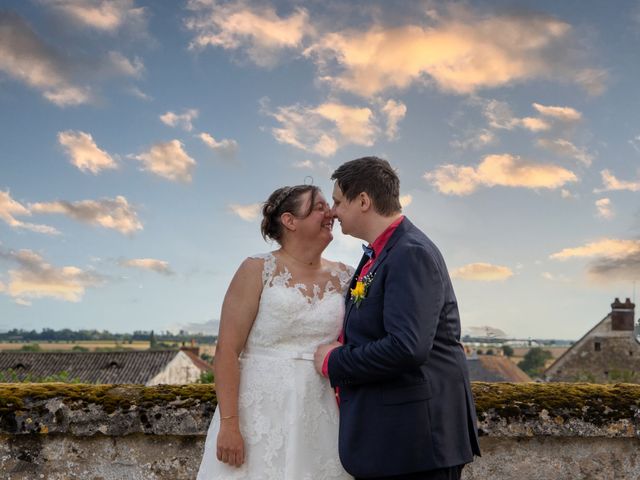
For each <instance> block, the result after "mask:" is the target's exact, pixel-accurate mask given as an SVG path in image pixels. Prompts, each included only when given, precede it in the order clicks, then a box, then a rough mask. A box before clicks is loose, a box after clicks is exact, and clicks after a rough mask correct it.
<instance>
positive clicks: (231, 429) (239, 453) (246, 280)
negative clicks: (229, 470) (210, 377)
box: [213, 258, 262, 467]
mask: <svg viewBox="0 0 640 480" xmlns="http://www.w3.org/2000/svg"><path fill="white" fill-rule="evenodd" d="M261 293H262V261H261V260H259V259H252V258H248V259H246V260H245V261H244V262H243V263H242V265H240V268H238V271H237V272H236V274H235V275H234V277H233V280H231V284H230V285H229V288H228V290H227V293H226V295H225V297H224V302H223V304H222V313H221V315H220V331H219V333H218V345H217V347H216V355H215V361H214V366H213V368H214V372H215V384H216V395H217V397H218V408H219V409H220V418H221V420H220V432H219V433H218V439H217V452H216V454H217V457H218V460H220V461H221V462H224V463H228V464H230V465H234V466H237V467H239V466H240V465H242V464H243V463H244V441H243V438H242V434H241V433H240V423H239V417H238V386H239V384H240V368H239V364H238V357H239V356H240V353H241V352H242V349H243V348H244V345H245V343H246V341H247V337H248V336H249V332H250V331H251V327H252V325H253V321H254V320H255V318H256V314H257V312H258V304H259V302H260V295H261Z"/></svg>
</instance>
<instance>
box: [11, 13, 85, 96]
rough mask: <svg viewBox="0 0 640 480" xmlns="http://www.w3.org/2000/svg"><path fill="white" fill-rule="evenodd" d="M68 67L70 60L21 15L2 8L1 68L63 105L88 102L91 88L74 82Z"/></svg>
mask: <svg viewBox="0 0 640 480" xmlns="http://www.w3.org/2000/svg"><path fill="white" fill-rule="evenodd" d="M69 70H70V65H69V62H68V61H66V60H65V59H64V57H63V56H62V55H61V54H60V53H58V52H57V51H55V50H54V49H53V48H52V47H50V46H48V45H47V44H45V43H44V42H43V41H42V40H41V39H40V38H38V36H37V35H36V34H35V33H34V31H33V30H32V29H31V27H30V26H29V25H28V24H27V23H26V22H25V21H24V20H23V19H22V18H21V17H19V16H18V15H16V14H15V13H11V12H2V11H0V72H2V71H4V72H5V73H6V74H8V75H9V76H10V77H12V78H14V79H16V80H18V81H21V82H24V83H25V84H27V85H28V86H30V87H31V88H34V89H36V90H38V91H40V92H41V93H42V95H43V96H44V97H45V98H46V99H47V100H49V101H50V102H52V103H54V104H56V105H58V106H60V107H65V106H70V105H80V104H83V103H88V102H89V101H90V100H91V94H90V91H89V89H88V88H84V87H80V86H78V85H75V84H74V83H73V82H72V81H71V79H70V78H69V76H68V71H69Z"/></svg>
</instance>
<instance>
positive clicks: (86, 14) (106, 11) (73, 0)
mask: <svg viewBox="0 0 640 480" xmlns="http://www.w3.org/2000/svg"><path fill="white" fill-rule="evenodd" d="M41 3H43V4H44V5H45V6H47V7H50V8H52V9H54V11H56V12H58V13H59V14H61V15H63V16H64V17H66V18H68V19H70V20H71V21H72V22H73V23H74V24H76V25H79V26H81V27H85V28H90V29H92V30H97V31H99V32H103V33H111V34H113V33H116V32H117V31H118V30H120V29H122V28H123V27H124V26H130V27H131V28H134V29H136V30H138V31H140V30H144V29H146V12H145V9H144V8H142V7H135V2H134V0H41Z"/></svg>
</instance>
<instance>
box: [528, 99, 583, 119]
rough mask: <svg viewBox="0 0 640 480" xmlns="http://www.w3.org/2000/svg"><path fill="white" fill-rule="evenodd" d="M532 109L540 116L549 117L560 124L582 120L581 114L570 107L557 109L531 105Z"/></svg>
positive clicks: (536, 104)
mask: <svg viewBox="0 0 640 480" xmlns="http://www.w3.org/2000/svg"><path fill="white" fill-rule="evenodd" d="M533 108H535V109H536V110H537V111H538V112H540V114H541V115H544V116H546V117H551V118H553V119H555V120H559V121H561V122H567V123H573V122H579V121H580V120H582V114H581V113H580V112H579V111H577V110H576V109H574V108H571V107H557V106H548V105H541V104H539V103H533Z"/></svg>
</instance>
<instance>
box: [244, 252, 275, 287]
mask: <svg viewBox="0 0 640 480" xmlns="http://www.w3.org/2000/svg"><path fill="white" fill-rule="evenodd" d="M249 258H258V259H260V260H264V266H263V267H262V285H263V286H265V285H267V283H269V281H270V280H271V279H272V278H273V274H274V272H275V271H276V257H275V256H274V255H273V253H271V252H269V253H257V254H255V255H251V257H249Z"/></svg>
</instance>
